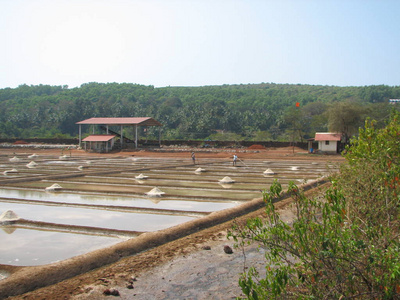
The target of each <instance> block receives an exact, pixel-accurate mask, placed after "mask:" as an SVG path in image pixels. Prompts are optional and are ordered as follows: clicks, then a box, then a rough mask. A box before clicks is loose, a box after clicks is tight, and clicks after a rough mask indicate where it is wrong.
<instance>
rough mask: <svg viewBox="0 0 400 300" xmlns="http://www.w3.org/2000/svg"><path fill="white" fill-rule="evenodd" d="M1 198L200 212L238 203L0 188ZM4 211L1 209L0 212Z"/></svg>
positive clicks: (220, 208) (228, 206)
mask: <svg viewBox="0 0 400 300" xmlns="http://www.w3.org/2000/svg"><path fill="white" fill-rule="evenodd" d="M0 198H16V199H27V200H40V201H52V202H64V203H79V204H92V205H110V206H130V207H140V208H158V209H174V210H190V211H199V212H211V211H218V210H222V209H225V208H231V207H234V206H236V205H237V203H236V202H229V201H220V202H215V201H214V202H212V201H210V202H208V201H202V202H199V201H191V200H190V199H182V200H171V199H168V200H166V199H156V201H155V200H154V199H152V198H151V197H143V198H139V197H129V196H112V195H93V194H78V193H76V194H73V193H46V192H45V191H32V190H22V189H21V190H17V189H0ZM1 212H2V211H1V210H0V213H1Z"/></svg>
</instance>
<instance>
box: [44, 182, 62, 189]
mask: <svg viewBox="0 0 400 300" xmlns="http://www.w3.org/2000/svg"><path fill="white" fill-rule="evenodd" d="M61 189H62V186H61V185H59V184H58V183H55V184H53V185H51V186H48V187H47V188H46V191H57V190H61Z"/></svg>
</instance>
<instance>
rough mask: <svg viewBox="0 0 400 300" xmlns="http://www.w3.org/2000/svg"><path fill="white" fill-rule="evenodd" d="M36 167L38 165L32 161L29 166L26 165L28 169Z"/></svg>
mask: <svg viewBox="0 0 400 300" xmlns="http://www.w3.org/2000/svg"><path fill="white" fill-rule="evenodd" d="M37 165H38V164H37V163H36V162H34V161H33V160H32V161H31V162H30V163H29V164H27V165H26V166H27V167H28V168H34V167H36V166H37Z"/></svg>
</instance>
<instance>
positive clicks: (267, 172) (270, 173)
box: [264, 169, 275, 175]
mask: <svg viewBox="0 0 400 300" xmlns="http://www.w3.org/2000/svg"><path fill="white" fill-rule="evenodd" d="M264 174H266V175H274V174H275V172H274V171H272V170H271V169H266V170H265V171H264Z"/></svg>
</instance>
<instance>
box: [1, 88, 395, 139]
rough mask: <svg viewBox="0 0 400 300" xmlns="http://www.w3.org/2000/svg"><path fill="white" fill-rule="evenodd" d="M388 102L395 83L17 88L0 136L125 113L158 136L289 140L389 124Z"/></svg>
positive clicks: (65, 131) (46, 133) (57, 129)
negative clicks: (146, 122)
mask: <svg viewBox="0 0 400 300" xmlns="http://www.w3.org/2000/svg"><path fill="white" fill-rule="evenodd" d="M391 98H400V87H399V86H395V87H390V86H385V85H379V86H365V87H336V86H311V85H300V84H299V85H289V84H273V83H262V84H246V85H223V86H204V87H163V88H154V87H153V86H143V85H138V84H129V83H122V84H118V83H107V84H103V83H88V84H83V85H81V86H80V87H79V88H72V89H70V88H68V86H49V85H38V86H28V85H21V86H19V87H18V88H15V89H12V88H5V89H0V109H1V115H0V137H1V138H7V137H9V138H12V137H16V138H32V137H62V136H63V137H69V136H77V133H78V128H77V125H75V123H76V122H77V121H81V120H84V119H87V118H90V117H127V116H130V117H152V118H154V119H156V120H158V121H160V122H161V123H162V124H163V125H164V127H163V139H205V138H211V139H219V140H222V139H224V140H241V139H248V140H281V141H282V140H286V141H291V140H302V139H304V138H308V137H312V136H314V133H315V132H316V131H327V130H335V131H336V130H339V131H342V132H343V133H345V134H347V135H349V136H351V135H352V134H354V133H356V132H357V130H358V128H359V127H360V126H363V122H364V120H365V117H366V116H370V117H372V118H374V119H377V120H384V119H387V117H388V115H389V113H388V111H389V105H388V99H391ZM296 103H299V107H296ZM85 130H89V129H88V128H87V129H85ZM155 132H156V131H155ZM152 133H153V132H152V130H150V131H149V134H150V137H151V135H152Z"/></svg>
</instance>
